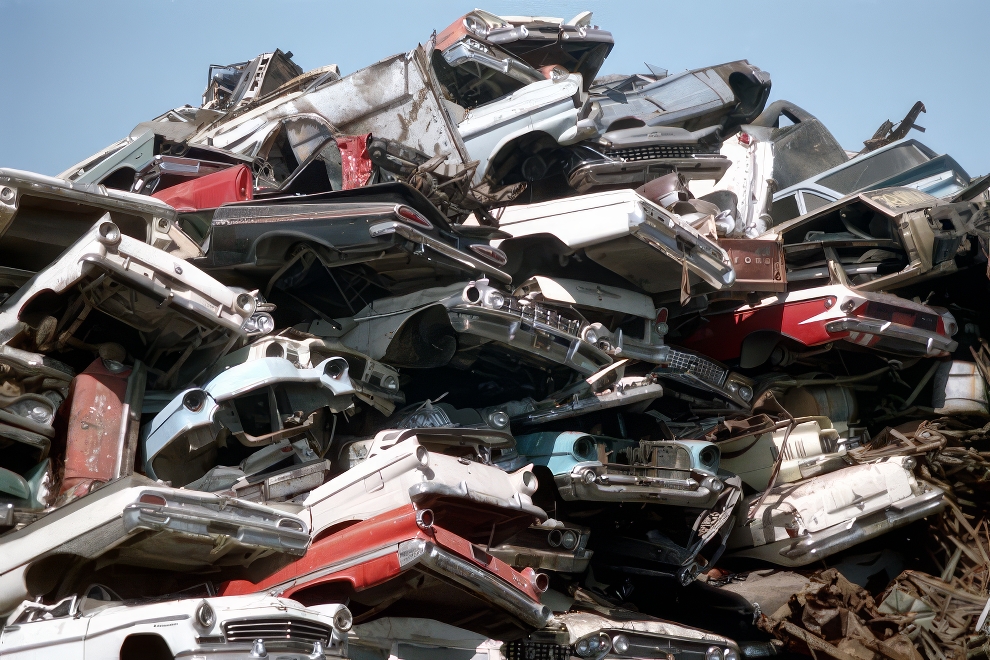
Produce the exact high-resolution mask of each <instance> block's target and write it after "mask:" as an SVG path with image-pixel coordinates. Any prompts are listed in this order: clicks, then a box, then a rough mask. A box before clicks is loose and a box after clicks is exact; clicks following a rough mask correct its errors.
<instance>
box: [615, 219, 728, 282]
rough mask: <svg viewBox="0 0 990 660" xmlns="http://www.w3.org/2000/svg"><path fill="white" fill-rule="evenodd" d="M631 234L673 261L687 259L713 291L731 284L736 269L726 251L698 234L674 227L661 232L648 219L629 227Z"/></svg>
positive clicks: (692, 269) (690, 266) (690, 268)
mask: <svg viewBox="0 0 990 660" xmlns="http://www.w3.org/2000/svg"><path fill="white" fill-rule="evenodd" d="M629 229H630V231H631V232H632V235H633V236H635V237H636V238H638V239H639V240H641V241H643V242H644V243H646V244H647V245H649V246H650V247H652V248H654V249H655V250H658V251H659V252H662V253H663V254H665V255H666V256H667V257H668V258H670V259H673V260H674V261H680V262H686V263H687V267H688V270H689V271H691V272H692V273H694V274H695V275H697V276H698V277H700V278H701V279H702V280H704V281H705V282H706V283H708V285H709V286H711V287H712V288H713V289H715V290H716V291H721V290H722V289H725V288H728V287H730V286H732V285H733V284H734V283H735V281H736V271H735V269H733V268H732V264H731V263H730V261H729V256H728V254H726V253H725V251H724V250H722V249H721V248H719V247H717V245H716V244H715V243H713V242H711V241H708V240H707V239H705V238H703V237H701V236H695V235H694V234H692V233H690V232H688V231H686V230H684V229H682V228H680V227H676V228H675V229H673V230H671V229H668V228H666V227H664V229H666V231H663V230H662V229H660V228H659V227H656V226H654V225H653V224H651V223H649V222H648V221H644V222H641V223H639V224H637V225H632V226H630V228H629ZM720 252H721V254H720Z"/></svg>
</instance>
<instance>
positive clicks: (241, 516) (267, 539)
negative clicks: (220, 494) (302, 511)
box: [122, 500, 311, 556]
mask: <svg viewBox="0 0 990 660" xmlns="http://www.w3.org/2000/svg"><path fill="white" fill-rule="evenodd" d="M239 509H243V511H240V510H239ZM275 513H276V512H275V511H274V510H272V516H271V517H270V519H265V517H264V516H262V515H259V512H257V511H253V510H252V509H251V508H249V507H245V505H244V503H238V502H236V500H235V501H234V502H231V501H227V502H226V503H225V505H224V506H223V507H222V508H221V509H220V510H219V511H215V510H213V509H212V508H211V507H208V506H205V505H200V506H197V505H196V503H194V502H190V501H184V502H181V503H172V504H165V505H158V504H146V503H144V502H135V503H133V504H129V505H127V506H126V507H124V510H123V514H122V519H123V523H124V529H125V531H127V533H129V534H130V533H133V532H137V531H140V530H151V531H156V532H165V531H167V532H174V533H177V534H184V535H189V536H197V537H200V538H203V539H204V540H205V539H212V540H213V541H216V540H217V539H220V538H221V537H226V538H228V539H230V541H232V542H234V543H237V544H238V545H240V546H243V547H245V548H252V549H267V550H273V551H275V552H284V553H286V554H290V555H297V556H301V555H303V554H305V553H306V549H307V548H309V544H310V540H311V539H310V535H309V530H308V529H307V527H306V525H305V524H304V523H303V522H302V521H301V520H299V519H298V518H295V517H294V516H289V515H285V516H283V517H282V518H276V517H275V515H274V514H275ZM228 542H229V541H228Z"/></svg>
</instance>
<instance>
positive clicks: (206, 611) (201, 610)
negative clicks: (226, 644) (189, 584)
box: [196, 600, 217, 628]
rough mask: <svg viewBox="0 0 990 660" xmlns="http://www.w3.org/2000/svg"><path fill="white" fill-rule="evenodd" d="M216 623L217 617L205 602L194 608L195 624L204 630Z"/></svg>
mask: <svg viewBox="0 0 990 660" xmlns="http://www.w3.org/2000/svg"><path fill="white" fill-rule="evenodd" d="M216 622H217V615H216V613H215V612H214V611H213V608H212V607H210V604H209V603H207V602H206V601H205V600H204V601H203V602H202V603H200V605H199V607H197V608H196V623H198V624H199V625H201V626H203V627H204V628H212V627H213V624H214V623H216Z"/></svg>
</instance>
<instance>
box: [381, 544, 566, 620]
mask: <svg viewBox="0 0 990 660" xmlns="http://www.w3.org/2000/svg"><path fill="white" fill-rule="evenodd" d="M415 565H420V566H423V567H424V568H427V569H429V570H431V571H433V572H434V573H437V574H439V575H441V576H444V577H446V578H448V579H450V580H452V581H453V582H456V583H458V584H460V585H462V586H463V587H466V588H467V589H468V590H470V591H471V592H473V593H474V594H476V595H477V596H479V597H481V598H482V599H484V600H485V601H487V602H489V603H491V604H492V605H494V606H496V607H498V608H500V609H502V610H505V611H506V612H509V613H510V614H512V615H513V616H515V617H516V618H518V619H519V620H520V621H523V622H524V623H526V625H528V626H532V627H533V628H535V629H538V628H542V627H543V626H545V625H546V624H547V623H548V622H549V621H550V619H551V617H552V616H553V612H551V611H550V608H549V607H547V606H546V605H542V604H540V603H539V602H537V601H534V600H532V599H530V598H529V597H528V596H527V595H526V594H524V593H523V592H521V591H519V590H517V589H515V588H514V587H512V586H510V585H508V584H506V583H505V582H503V581H502V580H501V579H500V578H498V577H496V576H495V575H493V574H491V573H489V572H487V571H485V570H483V569H481V568H479V567H477V566H475V565H474V564H471V563H470V562H468V561H466V560H464V559H461V558H460V557H458V556H456V555H454V554H451V553H449V552H447V551H446V550H443V549H441V548H439V547H437V546H436V545H435V544H433V543H430V542H429V541H425V540H423V539H411V540H409V541H403V542H402V543H400V544H399V566H400V567H401V568H402V569H409V568H412V567H413V566H415Z"/></svg>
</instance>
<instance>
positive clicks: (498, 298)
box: [487, 291, 505, 309]
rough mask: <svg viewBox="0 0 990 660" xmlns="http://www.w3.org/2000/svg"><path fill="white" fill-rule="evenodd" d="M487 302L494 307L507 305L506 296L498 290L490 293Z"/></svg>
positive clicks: (499, 307)
mask: <svg viewBox="0 0 990 660" xmlns="http://www.w3.org/2000/svg"><path fill="white" fill-rule="evenodd" d="M487 302H488V306H489V307H491V308H492V309H502V306H503V305H505V296H503V295H502V294H501V293H499V292H498V291H492V292H491V293H489V294H488V301H487Z"/></svg>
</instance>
